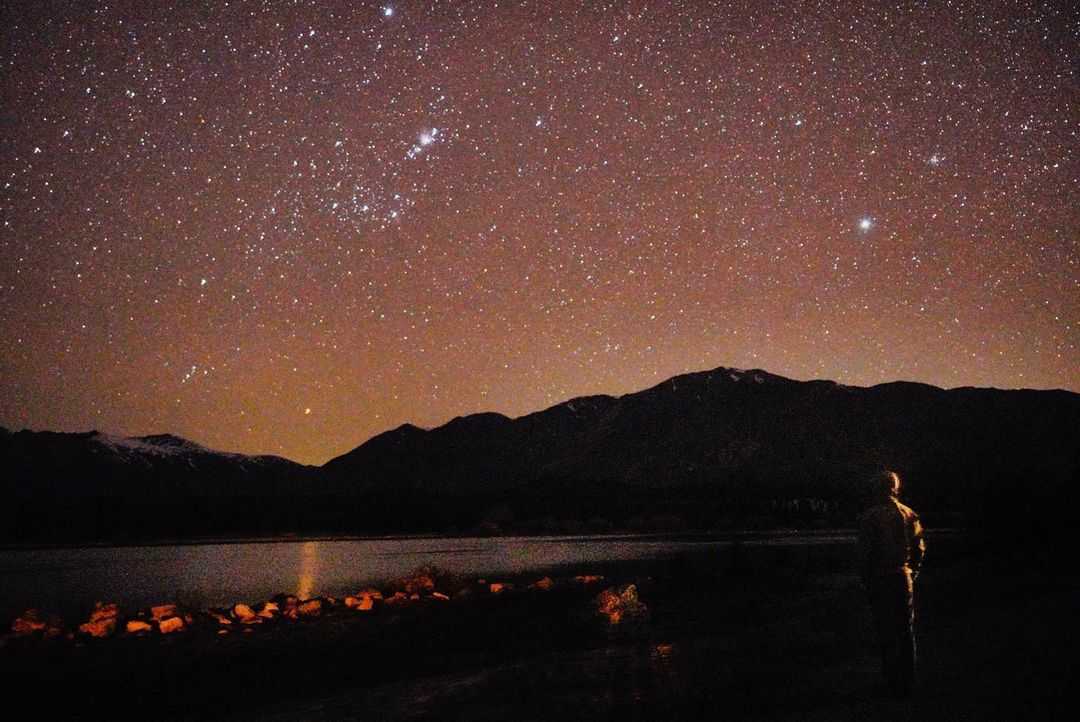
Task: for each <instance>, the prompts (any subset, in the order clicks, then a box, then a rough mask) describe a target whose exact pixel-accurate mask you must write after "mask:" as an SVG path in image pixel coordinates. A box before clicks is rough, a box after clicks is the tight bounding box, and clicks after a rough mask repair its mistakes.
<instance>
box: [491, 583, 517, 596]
mask: <svg viewBox="0 0 1080 722" xmlns="http://www.w3.org/2000/svg"><path fill="white" fill-rule="evenodd" d="M513 588H514V585H513V584H510V583H509V582H492V583H491V585H490V586H489V587H488V591H490V592H491V593H492V594H502V593H504V592H508V591H510V590H511V589H513Z"/></svg>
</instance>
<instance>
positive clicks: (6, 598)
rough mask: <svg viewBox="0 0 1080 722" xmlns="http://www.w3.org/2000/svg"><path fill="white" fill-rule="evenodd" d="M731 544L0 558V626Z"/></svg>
mask: <svg viewBox="0 0 1080 722" xmlns="http://www.w3.org/2000/svg"><path fill="white" fill-rule="evenodd" d="M851 541H852V539H851V537H850V536H846V535H843V534H838V535H813V536H808V537H802V536H772V537H769V538H767V539H761V538H751V539H746V540H743V541H742V542H740V543H741V544H743V545H746V546H747V547H752V546H760V545H768V546H780V547H784V546H788V547H798V546H803V545H822V544H833V545H835V544H845V543H850V542H851ZM732 543H733V542H732V541H731V539H693V538H692V539H686V538H675V539H673V538H663V537H656V536H608V537H568V536H557V537H490V538H408V539H402V538H398V539H362V540H356V539H347V540H318V541H274V542H266V541H260V542H244V543H208V544H185V545H177V546H160V545H155V546H125V547H91V548H82V549H29V550H6V551H0V588H2V589H3V594H2V595H0V618H4V619H10V618H12V617H14V616H15V615H17V614H18V613H20V612H21V611H22V610H24V609H26V608H28V607H37V608H40V609H42V610H45V611H48V612H56V613H59V614H61V615H63V616H65V617H68V616H70V615H81V614H84V613H85V612H86V610H87V609H89V608H91V607H92V606H93V604H94V602H95V601H98V600H102V601H115V602H118V603H119V604H120V605H121V607H122V608H125V609H139V608H143V607H147V606H149V605H151V604H159V603H162V602H170V601H181V602H183V603H185V604H187V605H190V606H195V607H205V606H224V605H228V604H232V603H234V602H238V601H246V602H258V601H262V600H266V599H269V598H270V597H272V596H273V595H275V594H278V593H281V592H289V593H293V594H296V595H298V596H299V597H301V598H305V597H312V596H319V595H333V596H339V595H342V594H343V593H346V592H351V591H355V590H356V589H357V588H358V587H360V586H362V585H363V584H365V583H369V582H379V581H385V580H388V579H392V578H395V577H398V576H401V575H404V574H406V573H408V572H409V571H411V570H413V569H415V568H417V567H418V566H420V565H424V564H433V565H435V566H436V567H438V568H440V569H443V570H446V571H449V572H455V573H461V574H469V575H495V574H506V575H511V574H523V573H528V572H533V571H536V572H540V571H545V570H551V569H556V568H558V567H579V568H581V567H584V568H587V567H588V566H589V565H590V564H600V563H606V562H618V561H633V560H650V559H662V558H665V557H670V556H676V555H679V554H683V553H695V554H701V553H706V554H707V553H708V552H709V551H710V549H715V550H716V551H717V552H718V553H720V552H721V551H723V550H725V549H730V547H731V545H732Z"/></svg>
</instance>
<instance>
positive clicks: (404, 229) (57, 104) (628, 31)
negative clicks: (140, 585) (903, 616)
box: [0, 0, 1080, 463]
mask: <svg viewBox="0 0 1080 722" xmlns="http://www.w3.org/2000/svg"><path fill="white" fill-rule="evenodd" d="M1069 6H1070V3H1068V2H1061V3H1059V4H1057V5H1054V4H1045V3H1034V2H1032V3H1028V2H1015V3H1013V2H1007V3H996V2H983V1H981V0H971V1H963V0H961V1H956V2H945V1H944V0H943V1H941V2H925V3H907V2H900V3H897V2H889V3H873V2H852V3H839V4H830V3H809V2H808V3H797V2H776V3H774V2H756V1H750V0H747V1H745V2H734V3H706V2H673V3H661V2H648V3H646V2H639V3H606V4H601V3H591V2H586V3H581V4H578V3H570V2H566V3H556V2H542V3H536V2H531V3H518V2H500V3H494V2H457V1H454V2H433V3H418V2H416V3H412V2H400V3H390V4H378V3H363V2H354V1H349V2H346V1H344V0H342V1H340V2H314V1H313V2H270V1H264V2H244V1H234V2H224V0H222V1H220V2H194V1H193V2H175V3H172V2H164V1H162V2H146V1H145V0H131V1H129V2H110V3H105V2H101V3H92V2H75V3H69V2H28V1H27V2H14V3H4V5H3V8H2V9H0V61H2V65H0V88H2V98H0V113H2V115H0V119H2V120H0V220H2V228H0V339H2V345H0V424H2V425H4V426H6V427H8V428H14V429H18V428H22V427H29V428H35V429H53V430H67V431H75V430H87V429H92V428H93V429H101V430H104V431H108V432H112V433H118V434H148V433H160V432H172V433H177V434H180V435H183V436H186V437H188V438H191V439H194V440H196V441H199V442H201V443H204V444H206V445H209V446H211V447H214V448H221V449H227V450H234V451H243V452H252V453H276V454H283V455H285V456H288V457H290V458H293V459H296V460H298V461H304V462H309V463H322V462H323V461H325V460H327V459H328V458H330V457H331V456H334V455H336V454H339V453H342V452H344V451H346V450H348V449H351V448H352V447H354V446H356V445H357V444H359V443H361V442H362V441H364V440H365V439H367V438H368V437H370V436H372V435H374V434H376V433H379V432H381V431H384V430H386V429H388V428H391V427H394V426H396V425H398V424H400V423H403V422H405V421H409V422H413V423H416V424H418V425H434V424H438V423H442V422H444V421H446V420H448V419H450V418H452V417H453V416H456V415H459V414H465V413H471V412H476V411H481V410H493V411H500V412H503V413H506V414H509V415H515V416H516V415H520V414H524V413H528V412H530V411H534V410H537V409H540V408H543V407H545V406H549V405H551V404H553V403H556V402H559V401H562V400H565V399H568V398H570V397H573V396H577V395H583V394H591V393H611V394H620V393H626V392H630V391H634V390H638V389H640V388H644V387H646V386H650V385H652V384H654V383H657V382H659V381H661V380H663V379H665V378H667V377H669V376H672V375H675V374H678V373H684V372H687V371H693V370H701V369H707V368H713V367H716V366H735V367H744V368H764V369H766V370H768V371H771V372H773V373H778V374H782V375H785V376H790V377H793V378H798V379H810V378H828V379H834V380H837V381H840V382H842V383H849V384H858V385H869V384H876V383H881V382H885V381H892V380H897V379H907V380H915V381H923V382H928V383H932V384H936V385H939V386H945V387H953V386H967V385H975V386H997V387H1002V388H1016V387H1034V388H1048V387H1057V388H1069V389H1073V390H1080V192H1078V189H1080V19H1078V17H1080V16H1078V15H1077V14H1076V12H1075V11H1073V10H1070V9H1069Z"/></svg>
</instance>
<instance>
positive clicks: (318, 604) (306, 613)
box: [296, 599, 323, 618]
mask: <svg viewBox="0 0 1080 722" xmlns="http://www.w3.org/2000/svg"><path fill="white" fill-rule="evenodd" d="M296 611H297V613H298V614H299V615H300V616H301V617H305V618H311V617H318V616H319V615H320V614H322V611H323V602H322V600H321V599H307V600H305V601H303V602H300V606H299V607H297V609H296Z"/></svg>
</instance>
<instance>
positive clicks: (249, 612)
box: [232, 602, 261, 624]
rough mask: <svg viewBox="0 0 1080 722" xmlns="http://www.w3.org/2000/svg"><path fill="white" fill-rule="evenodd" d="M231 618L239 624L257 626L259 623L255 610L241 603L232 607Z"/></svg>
mask: <svg viewBox="0 0 1080 722" xmlns="http://www.w3.org/2000/svg"><path fill="white" fill-rule="evenodd" d="M232 616H233V619H235V620H236V621H238V622H240V623H241V624H258V623H259V622H260V621H261V620H260V619H259V617H258V615H257V614H255V610H254V609H252V608H251V607H249V606H248V605H246V604H244V603H242V602H241V603H238V604H234V605H233V608H232Z"/></svg>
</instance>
